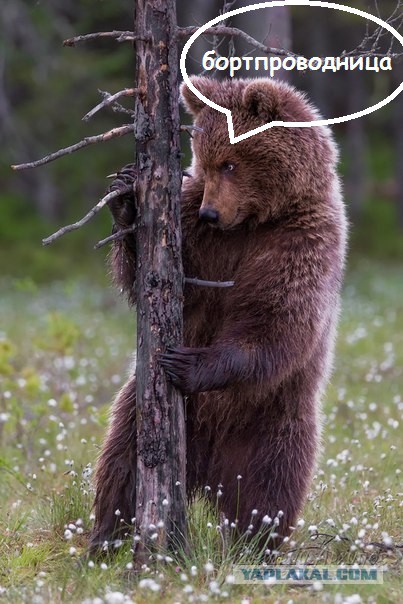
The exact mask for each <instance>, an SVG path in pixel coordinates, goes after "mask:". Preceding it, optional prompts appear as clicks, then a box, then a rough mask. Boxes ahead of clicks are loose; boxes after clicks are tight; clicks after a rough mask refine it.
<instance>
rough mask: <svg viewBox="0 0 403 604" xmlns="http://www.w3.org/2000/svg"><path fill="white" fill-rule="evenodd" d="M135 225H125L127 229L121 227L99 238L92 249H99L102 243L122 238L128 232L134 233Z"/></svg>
mask: <svg viewBox="0 0 403 604" xmlns="http://www.w3.org/2000/svg"><path fill="white" fill-rule="evenodd" d="M120 193H121V191H119V194H120ZM135 228H136V227H135V225H134V224H133V225H132V226H130V227H127V229H121V230H120V231H116V233H112V235H109V237H105V239H101V241H98V243H96V244H95V245H94V250H99V248H100V247H103V246H104V245H107V244H108V243H111V242H113V241H119V240H120V239H123V237H126V235H130V233H134V230H135Z"/></svg>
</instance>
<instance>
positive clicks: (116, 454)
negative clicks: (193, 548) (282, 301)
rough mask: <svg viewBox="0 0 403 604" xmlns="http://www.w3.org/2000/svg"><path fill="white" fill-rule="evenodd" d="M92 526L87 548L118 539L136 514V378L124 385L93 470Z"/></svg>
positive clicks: (115, 403)
mask: <svg viewBox="0 0 403 604" xmlns="http://www.w3.org/2000/svg"><path fill="white" fill-rule="evenodd" d="M95 486H96V495H95V501H94V510H95V524H94V528H93V530H92V533H91V538H90V547H91V549H93V550H96V549H98V548H100V547H102V544H103V543H104V542H105V541H110V540H111V539H114V538H118V537H121V536H122V534H123V533H124V532H125V531H127V528H128V525H130V524H131V519H132V517H133V516H134V515H135V492H136V378H135V377H134V376H133V377H131V378H130V379H129V381H128V382H127V383H126V384H125V385H124V386H123V388H122V390H121V391H120V392H119V394H118V396H117V397H116V399H115V402H114V403H113V407H112V419H111V424H110V427H109V430H108V433H107V436H106V438H105V441H104V443H103V446H102V450H101V454H100V456H99V458H98V461H97V466H96V471H95Z"/></svg>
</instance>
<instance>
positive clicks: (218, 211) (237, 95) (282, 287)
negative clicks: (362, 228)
mask: <svg viewBox="0 0 403 604" xmlns="http://www.w3.org/2000/svg"><path fill="white" fill-rule="evenodd" d="M192 82H193V84H194V85H195V86H196V88H197V89H198V90H199V91H200V92H202V94H203V95H205V96H206V97H208V98H209V99H211V100H213V101H215V102H216V103H218V104H219V105H221V106H223V107H226V108H229V109H231V111H232V116H233V121H234V128H235V134H241V133H243V132H246V131H249V130H251V129H253V128H257V127H258V126H260V125H262V124H263V123H266V122H268V121H271V120H283V121H300V122H301V121H311V120H314V119H317V118H318V114H317V112H316V110H315V109H314V108H313V107H312V105H311V104H310V103H309V102H308V101H307V100H306V98H305V96H304V95H303V94H301V93H300V92H298V91H296V90H295V89H294V88H293V87H292V86H290V85H288V84H285V83H283V82H278V81H274V80H269V79H256V80H228V81H223V82H219V81H216V80H212V79H209V78H203V77H194V78H193V79H192ZM182 98H183V101H184V104H185V106H186V108H187V110H188V111H189V112H190V113H191V114H192V115H193V117H194V123H195V125H197V126H198V127H199V128H198V129H197V130H196V131H195V132H194V135H193V139H192V151H193V160H192V165H191V168H190V169H189V174H188V176H185V177H184V184H183V188H182V202H181V203H182V231H183V264H184V271H185V275H186V276H187V277H197V278H199V279H203V280H209V281H234V285H233V286H232V287H228V288H225V289H224V288H214V287H200V286H195V285H186V287H185V305H184V326H185V334H184V346H183V347H181V348H178V349H175V350H169V351H167V352H166V353H165V354H164V355H162V357H161V362H162V364H163V366H164V368H165V370H166V372H167V375H168V377H169V378H170V379H171V380H172V381H173V382H174V384H175V385H176V386H177V387H178V388H180V389H181V390H182V391H183V392H184V393H185V394H186V395H187V398H186V399H185V400H186V418H187V420H186V421H187V426H186V430H187V451H188V457H187V488H188V491H189V494H192V493H195V491H197V490H198V489H200V490H202V489H203V488H204V487H205V486H207V485H208V486H209V487H210V488H211V493H213V495H214V496H215V495H216V493H217V489H218V488H220V491H221V492H222V495H221V498H220V501H221V509H222V511H223V512H224V513H225V515H226V517H227V518H228V519H229V521H230V522H232V521H234V522H235V521H236V522H237V523H238V527H239V529H240V530H241V531H246V530H247V529H248V527H249V525H250V523H251V517H252V516H251V512H252V510H254V509H255V510H257V514H256V512H254V514H253V524H254V530H256V529H257V528H258V527H259V526H260V525H261V521H262V519H263V518H264V517H265V516H269V517H270V518H272V519H275V518H276V520H275V521H274V526H275V527H276V528H275V531H276V532H277V535H278V537H281V536H285V535H287V534H288V533H289V531H290V527H293V526H295V523H296V521H297V517H298V514H299V513H300V512H301V509H302V506H303V503H304V498H305V496H306V494H307V490H308V488H309V485H310V481H311V476H312V472H313V469H314V465H315V458H316V455H317V453H318V448H319V443H320V429H321V411H320V399H321V395H322V391H323V388H324V385H325V383H326V380H327V378H328V375H329V369H330V364H331V356H332V349H333V343H334V335H335V327H336V323H337V318H338V306H339V295H340V288H341V283H342V275H343V266H344V257H345V247H346V219H345V211H344V205H343V202H342V198H341V193H340V185H339V179H338V176H337V173H336V164H337V150H336V147H335V144H334V142H333V139H332V135H331V133H330V131H329V129H328V128H325V127H313V128H298V127H291V128H285V127H274V128H271V129H269V130H266V131H265V132H262V133H260V134H257V135H255V136H253V137H251V138H248V139H247V140H244V141H241V142H238V143H236V144H234V145H232V144H230V141H229V137H228V131H227V122H226V118H225V115H223V114H222V113H219V112H217V111H216V110H214V109H211V108H210V107H208V106H206V105H205V104H204V103H203V102H202V101H200V100H199V99H198V98H197V97H196V96H195V95H193V93H192V92H191V91H190V90H189V89H188V88H187V87H186V86H184V85H183V86H182ZM119 178H120V182H126V181H130V180H133V179H134V178H135V169H134V167H133V166H128V167H127V168H126V169H125V170H123V171H122V172H121V173H120V174H119V177H118V181H119ZM111 210H112V213H113V215H114V218H115V228H122V227H127V226H128V225H130V224H133V223H134V222H135V214H136V208H135V200H134V199H133V196H131V195H126V196H122V197H121V198H120V199H118V201H114V202H113V205H112V207H111ZM134 241H135V239H134V235H132V234H129V235H127V236H126V237H125V239H124V240H120V241H116V242H115V243H114V244H113V245H114V247H113V252H112V260H113V262H112V264H113V270H114V274H115V278H116V280H117V281H118V283H119V284H120V285H121V287H122V288H123V289H124V291H125V292H127V294H128V297H129V300H130V301H131V302H133V303H134V302H135V300H134V299H133V296H134V293H133V292H134V288H133V283H134V278H135V265H136V257H135V243H134ZM135 415H136V413H135V377H134V376H133V377H131V378H130V380H129V381H128V383H127V384H126V385H125V386H124V388H123V390H122V391H121V392H120V394H119V395H118V397H117V399H116V401H115V403H114V407H113V415H112V422H111V425H110V428H109V432H108V435H107V437H106V440H105V443H104V446H103V449H102V452H101V455H100V457H99V460H98V465H97V470H96V499H95V512H96V521H95V527H94V531H93V535H92V542H93V544H97V543H102V542H103V540H105V539H107V540H109V539H111V538H112V537H113V536H114V535H116V534H117V532H116V519H117V518H116V516H115V510H117V509H119V510H120V513H121V515H120V516H119V519H124V520H125V521H126V522H127V523H130V519H131V518H132V516H135V499H134V495H135V475H134V468H135V456H136V442H135V441H136V425H135ZM240 476H241V477H242V479H240V478H239V477H240ZM238 481H240V482H239V483H238ZM238 484H239V485H240V495H239V498H238ZM218 485H222V486H220V487H218ZM238 499H239V501H238ZM265 522H267V518H265Z"/></svg>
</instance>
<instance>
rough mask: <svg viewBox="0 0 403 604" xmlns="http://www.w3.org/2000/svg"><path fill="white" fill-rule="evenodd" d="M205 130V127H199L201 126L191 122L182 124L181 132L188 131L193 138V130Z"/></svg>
mask: <svg viewBox="0 0 403 604" xmlns="http://www.w3.org/2000/svg"><path fill="white" fill-rule="evenodd" d="M194 131H196V132H203V128H199V126H192V125H190V124H182V125H181V132H187V133H188V135H189V136H190V138H193V136H192V132H194Z"/></svg>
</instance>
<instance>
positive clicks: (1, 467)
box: [0, 261, 403, 604]
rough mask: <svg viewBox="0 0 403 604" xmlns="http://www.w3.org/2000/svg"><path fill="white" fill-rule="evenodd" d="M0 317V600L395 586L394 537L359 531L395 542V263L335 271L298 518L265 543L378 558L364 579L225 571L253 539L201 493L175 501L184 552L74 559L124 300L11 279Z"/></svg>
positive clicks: (366, 595) (265, 597)
mask: <svg viewBox="0 0 403 604" xmlns="http://www.w3.org/2000/svg"><path fill="white" fill-rule="evenodd" d="M0 316H1V317H2V324H1V331H0V493H1V498H0V601H4V602H13V603H14V602H16V603H19V602H35V603H36V604H40V603H42V602H43V603H54V602H73V603H75V602H84V601H86V602H94V604H96V603H99V604H100V603H101V602H105V603H107V604H110V603H112V604H113V603H114V602H124V601H125V602H130V601H133V602H150V603H152V602H161V601H163V602H188V601H189V602H192V601H194V602H196V601H225V600H227V601H231V602H239V603H241V602H245V603H246V602H250V603H251V604H253V603H254V602H256V603H259V602H281V603H283V602H284V603H286V602H298V603H300V602H301V603H303V602H312V603H316V602H337V603H342V602H346V603H348V602H350V603H352V602H360V601H361V602H373V603H381V604H382V603H385V604H386V603H388V602H396V603H397V602H399V601H401V599H400V598H401V596H400V592H401V578H400V577H401V575H400V573H401V568H400V562H401V557H402V553H403V550H402V549H400V548H396V547H393V548H391V549H390V550H389V551H386V549H387V548H381V547H378V546H372V547H369V548H368V547H367V545H366V544H368V543H370V542H377V543H380V544H382V543H384V544H385V543H386V544H388V543H390V542H392V543H393V544H402V542H403V536H402V534H401V527H402V509H403V508H402V504H401V491H402V486H401V474H400V468H401V467H402V450H403V447H402V432H401V425H402V411H403V395H402V394H403V279H402V278H401V266H400V267H399V266H397V265H395V266H388V265H376V264H371V263H369V262H367V263H364V262H362V261H361V262H360V263H356V264H355V265H354V270H353V271H351V272H350V273H349V275H348V279H347V283H346V287H345V292H344V304H343V310H342V315H341V327H340V333H339V337H338V344H337V353H336V359H335V372H334V375H333V377H332V381H331V384H330V386H329V388H328V389H327V393H326V397H325V402H324V434H323V453H322V456H321V459H320V461H319V466H318V470H317V472H316V475H315V477H314V480H313V483H312V488H311V492H310V495H309V497H308V501H307V503H306V506H305V509H304V510H303V512H302V514H301V519H302V520H303V521H304V522H300V526H299V527H298V528H297V529H296V530H295V532H294V533H293V534H292V535H291V537H290V540H289V541H288V542H287V543H285V544H284V545H283V547H282V550H281V552H280V554H279V556H278V558H277V564H281V563H282V562H285V561H289V562H296V561H297V560H299V561H302V560H305V561H308V562H312V563H316V564H320V563H322V564H323V563H326V564H331V563H333V564H339V563H347V564H353V563H355V562H357V563H367V564H368V563H376V564H378V565H382V564H383V565H386V566H387V573H386V575H385V582H384V584H383V585H378V586H366V585H362V586H361V585H352V586H340V585H336V586H328V585H315V589H313V587H312V586H304V587H302V586H299V587H295V586H284V585H277V586H265V587H264V586H257V587H255V586H252V587H251V586H241V585H233V584H232V583H231V582H228V580H227V577H228V576H229V577H230V578H229V581H231V572H232V570H231V569H232V564H233V563H234V562H240V561H244V562H249V563H250V562H253V559H254V552H253V547H252V551H247V550H248V548H247V547H246V545H245V543H244V542H243V543H241V542H239V538H238V541H237V540H236V538H235V536H234V535H232V532H233V531H232V530H231V528H228V529H226V528H225V527H221V529H220V530H217V524H219V520H218V519H217V514H216V513H215V510H214V509H212V508H211V507H210V506H208V505H206V503H205V502H203V501H198V502H196V503H195V504H194V505H193V506H192V507H191V508H190V510H189V535H190V543H191V546H190V547H189V549H188V551H187V552H186V554H184V555H182V556H179V555H177V556H176V557H175V555H173V554H169V555H168V558H167V556H166V555H161V556H159V558H160V559H159V560H157V561H156V562H155V563H152V564H151V563H150V564H149V568H147V569H144V570H143V571H142V572H141V573H140V575H137V574H135V573H134V572H133V570H132V569H131V561H132V554H131V551H130V543H127V544H123V545H122V546H121V547H119V548H118V549H117V550H116V555H115V556H113V557H111V556H109V555H108V554H107V555H106V557H105V559H104V560H102V561H101V560H94V561H90V560H88V558H87V557H86V555H85V551H86V539H87V535H88V531H89V529H90V527H91V502H92V499H93V491H92V485H91V468H92V466H93V464H94V460H95V458H96V455H97V453H98V450H99V446H100V443H101V441H102V436H103V434H104V431H105V426H106V423H107V411H108V407H109V402H110V400H111V398H112V397H113V394H114V392H115V391H116V390H117V389H118V388H119V386H120V385H121V384H122V383H123V382H124V380H125V375H126V373H127V369H128V366H129V359H130V355H131V352H132V350H133V343H134V332H135V321H134V314H133V312H132V311H129V310H127V308H126V306H125V305H124V303H123V302H121V301H119V300H118V299H117V296H116V294H115V293H114V292H113V291H112V289H111V288H109V289H108V288H105V289H102V288H100V287H99V286H98V285H94V284H93V283H92V282H91V283H90V282H88V281H87V282H84V281H82V282H79V283H76V284H71V283H62V282H59V283H56V284H53V285H49V286H44V287H41V288H38V287H37V286H36V285H35V284H34V283H33V282H31V281H30V280H26V279H25V280H22V281H11V280H10V281H7V282H3V283H2V295H1V298H0ZM128 325H129V327H128ZM399 422H400V423H399ZM235 471H236V468H235ZM240 497H247V493H243V492H242V481H241V482H240ZM251 505H253V502H251ZM313 526H316V527H317V532H316V531H315V530H314V529H313V528H312V527H313ZM66 530H67V531H68V532H67V533H66ZM317 533H319V536H317ZM322 534H326V535H329V536H330V537H325V536H321V535H322ZM70 537H71V538H70ZM326 542H327V543H326ZM252 546H253V544H252ZM248 547H249V550H251V547H250V546H248ZM206 564H211V567H210V566H207V567H206ZM210 568H212V569H213V570H210ZM353 596H355V598H354V597H353ZM94 598H100V600H94ZM359 598H361V599H359Z"/></svg>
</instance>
